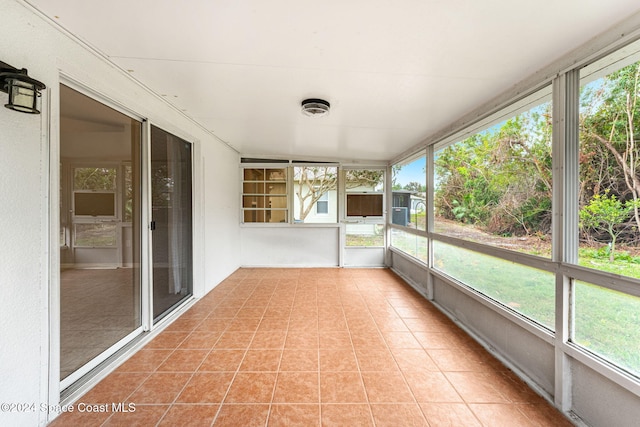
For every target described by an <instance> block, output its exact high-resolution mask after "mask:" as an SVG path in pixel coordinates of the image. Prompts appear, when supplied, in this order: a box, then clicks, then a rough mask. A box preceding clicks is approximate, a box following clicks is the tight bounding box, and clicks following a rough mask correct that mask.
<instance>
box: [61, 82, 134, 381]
mask: <svg viewBox="0 0 640 427" xmlns="http://www.w3.org/2000/svg"><path fill="white" fill-rule="evenodd" d="M141 135H142V123H141V122H140V121H139V120H136V119H134V118H131V117H129V116H127V115H125V114H123V113H121V112H120V111H117V110H115V109H114V108H111V107H108V106H106V105H104V104H102V103H100V102H98V101H96V100H94V99H92V98H90V97H88V96H86V95H84V94H82V93H80V92H78V91H76V90H74V89H72V88H70V87H68V86H65V85H60V177H61V179H60V236H59V239H60V379H61V380H62V388H65V387H66V386H67V385H69V384H71V383H72V382H73V381H75V380H76V379H78V378H80V377H81V376H82V375H84V374H85V373H87V372H89V371H90V370H91V369H92V368H93V367H95V366H96V365H97V364H99V363H100V362H101V361H103V360H104V359H106V358H107V357H108V356H109V355H110V354H113V352H114V351H115V350H116V349H118V348H120V347H122V345H123V343H125V342H127V341H129V340H130V339H132V337H134V336H136V335H137V334H138V333H141V332H142V319H141V302H140V301H141V299H140V295H141V293H140V290H141V280H140V277H141V276H140V253H141V252H140V206H141V199H140V187H141V175H140V157H141V156H140V149H141Z"/></svg>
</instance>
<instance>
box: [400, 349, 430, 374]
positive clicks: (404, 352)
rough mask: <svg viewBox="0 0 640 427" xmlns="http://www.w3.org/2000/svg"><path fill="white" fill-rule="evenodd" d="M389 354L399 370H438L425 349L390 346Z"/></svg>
mask: <svg viewBox="0 0 640 427" xmlns="http://www.w3.org/2000/svg"><path fill="white" fill-rule="evenodd" d="M391 354H392V355H393V358H394V359H395V361H396V363H397V364H398V367H399V368H400V370H401V371H404V372H412V371H431V372H437V371H439V369H438V366H437V365H436V364H435V363H434V361H433V360H432V359H431V357H429V355H428V354H427V352H426V351H424V350H422V349H412V348H392V349H391Z"/></svg>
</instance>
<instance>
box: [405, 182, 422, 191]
mask: <svg viewBox="0 0 640 427" xmlns="http://www.w3.org/2000/svg"><path fill="white" fill-rule="evenodd" d="M404 189H405V190H407V191H413V192H414V193H423V192H425V191H426V188H425V186H424V184H420V183H419V182H416V181H411V182H410V183H408V184H406V185H405V186H404Z"/></svg>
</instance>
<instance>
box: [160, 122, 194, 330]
mask: <svg viewBox="0 0 640 427" xmlns="http://www.w3.org/2000/svg"><path fill="white" fill-rule="evenodd" d="M191 171H192V165H191V144H190V143H188V142H186V141H184V140H182V139H180V138H178V137H176V136H174V135H172V134H170V133H168V132H165V131H164V130H162V129H159V128H157V127H155V126H151V208H152V213H151V221H152V222H151V230H152V235H151V236H152V242H153V244H152V249H153V318H154V322H156V321H158V320H160V319H161V318H162V317H163V316H164V315H166V314H167V313H169V312H170V311H171V309H172V308H174V307H176V306H177V305H178V304H180V302H182V301H183V300H184V299H186V298H187V297H188V296H190V295H191V294H192V292H193V287H192V277H193V267H192V266H193V262H192V194H191V192H192V184H191V182H192V175H191V174H192V172H191Z"/></svg>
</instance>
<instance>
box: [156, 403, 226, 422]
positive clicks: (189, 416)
mask: <svg viewBox="0 0 640 427" xmlns="http://www.w3.org/2000/svg"><path fill="white" fill-rule="evenodd" d="M219 408H220V405H202V404H200V405H188V404H175V405H172V406H171V407H170V408H169V410H168V411H167V413H166V414H165V415H164V417H163V418H162V420H161V421H160V424H158V426H159V427H201V426H208V425H211V423H212V422H213V419H214V418H215V417H216V414H217V413H218V409H219Z"/></svg>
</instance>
